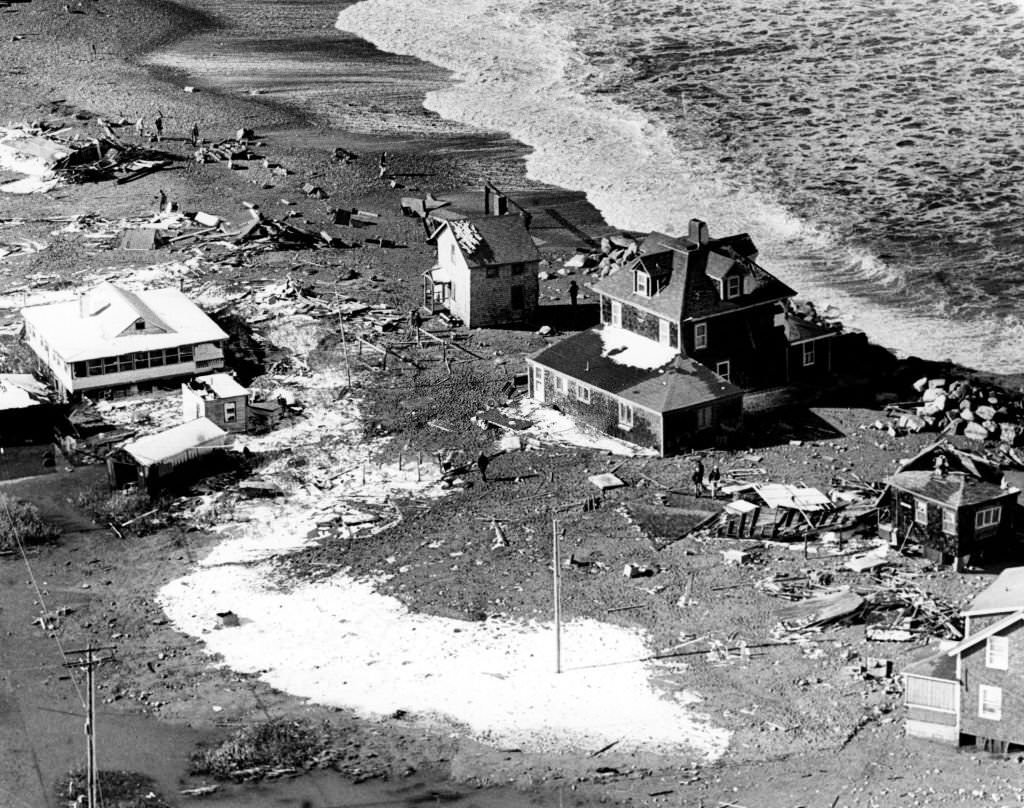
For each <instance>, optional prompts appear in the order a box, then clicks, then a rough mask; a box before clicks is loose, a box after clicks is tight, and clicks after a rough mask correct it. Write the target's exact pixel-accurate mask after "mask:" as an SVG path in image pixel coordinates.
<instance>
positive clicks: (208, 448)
mask: <svg viewBox="0 0 1024 808" xmlns="http://www.w3.org/2000/svg"><path fill="white" fill-rule="evenodd" d="M230 440H231V436H230V435H229V434H228V433H227V432H226V431H225V430H223V429H221V428H220V427H219V426H217V424H215V423H214V422H213V421H211V420H210V419H208V418H196V419H195V420H194V421H189V422H188V423H185V424H180V425H178V426H176V427H173V428H171V429H168V430H166V431H165V432H158V433H157V434H155V435H149V436H147V437H144V438H140V439H139V440H136V441H132V442H131V443H127V444H125V445H124V446H122V447H121V448H120V449H116V450H114V451H113V452H111V453H110V455H109V456H108V457H107V475H108V477H109V479H110V484H111V486H113V487H115V488H118V487H121V486H125V485H131V484H133V483H137V484H141V485H145V486H146V489H147V490H148V491H150V492H151V493H152V492H155V491H157V490H159V489H160V488H161V487H163V486H164V485H165V484H166V483H167V482H169V481H170V480H172V479H174V478H176V477H180V476H181V475H183V474H186V473H189V472H194V471H196V467H197V466H198V465H199V463H200V461H202V460H203V459H204V458H206V457H207V456H209V455H211V454H212V453H215V452H218V451H221V450H222V449H223V448H224V447H225V446H227V445H228V443H229V442H230Z"/></svg>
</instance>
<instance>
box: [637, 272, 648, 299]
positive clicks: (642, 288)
mask: <svg viewBox="0 0 1024 808" xmlns="http://www.w3.org/2000/svg"><path fill="white" fill-rule="evenodd" d="M633 291H634V292H636V293H637V294H638V295H643V296H644V297H650V296H651V276H650V275H648V274H647V273H646V272H642V271H641V270H639V269H638V270H636V271H635V272H634V273H633Z"/></svg>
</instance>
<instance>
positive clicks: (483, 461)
mask: <svg viewBox="0 0 1024 808" xmlns="http://www.w3.org/2000/svg"><path fill="white" fill-rule="evenodd" d="M490 463H491V458H489V457H488V456H487V455H486V453H484V452H480V454H479V455H478V456H477V458H476V467H477V468H478V469H480V479H481V480H483V481H484V482H487V467H488V466H489V465H490Z"/></svg>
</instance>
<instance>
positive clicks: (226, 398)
mask: <svg viewBox="0 0 1024 808" xmlns="http://www.w3.org/2000/svg"><path fill="white" fill-rule="evenodd" d="M181 414H182V419H183V420H185V421H193V420H195V419H196V418H208V419H209V420H211V421H213V422H214V423H215V424H217V425H218V426H219V427H221V429H224V430H226V431H228V432H242V433H244V432H245V431H246V430H247V429H248V422H249V391H248V390H247V389H246V388H244V387H242V385H240V384H239V383H238V382H237V381H236V380H235V378H234V377H233V376H230V375H228V374H227V373H211V374H209V375H208V376H197V377H196V378H194V379H192V380H191V381H189V382H186V383H185V384H183V385H182V386H181Z"/></svg>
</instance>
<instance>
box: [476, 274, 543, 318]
mask: <svg viewBox="0 0 1024 808" xmlns="http://www.w3.org/2000/svg"><path fill="white" fill-rule="evenodd" d="M515 266H519V267H521V269H520V271H519V272H518V274H513V267H515ZM538 268H539V263H538V262H537V261H530V262H528V263H524V264H518V265H515V264H498V265H497V266H495V267H491V268H490V272H491V274H494V273H495V272H496V273H497V277H488V269H487V268H483V267H474V268H473V269H471V270H469V275H470V279H469V283H468V287H469V306H468V311H467V312H466V314H465V316H463V320H464V321H465V323H466V325H467V326H468V327H469V328H482V327H487V326H494V325H505V324H508V323H526V322H530V321H532V320H533V315H534V312H535V311H536V310H537V298H538V293H539V286H538V281H537V271H538ZM516 287H518V288H519V289H521V290H522V291H521V292H519V293H518V294H520V295H521V296H522V304H523V305H522V307H521V308H518V309H517V308H513V305H512V303H513V295H514V294H515V293H514V291H513V290H514V288H516ZM460 316H461V315H460Z"/></svg>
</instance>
